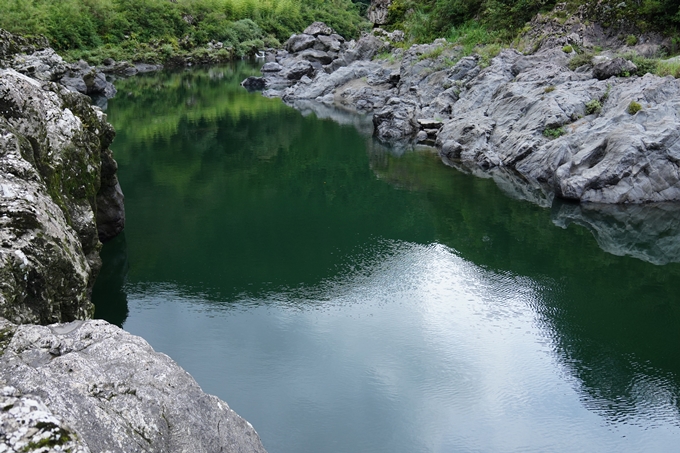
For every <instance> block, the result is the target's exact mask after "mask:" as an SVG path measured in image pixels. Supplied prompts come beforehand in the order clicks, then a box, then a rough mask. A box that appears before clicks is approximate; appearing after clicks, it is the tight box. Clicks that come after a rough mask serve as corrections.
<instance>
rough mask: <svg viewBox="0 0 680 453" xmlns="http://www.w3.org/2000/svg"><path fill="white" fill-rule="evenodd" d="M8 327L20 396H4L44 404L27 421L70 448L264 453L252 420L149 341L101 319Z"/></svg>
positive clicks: (10, 369)
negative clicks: (61, 435) (63, 438)
mask: <svg viewBox="0 0 680 453" xmlns="http://www.w3.org/2000/svg"><path fill="white" fill-rule="evenodd" d="M0 327H1V328H2V331H3V333H4V342H3V346H2V349H3V350H4V351H3V354H2V356H1V357H0V382H2V384H3V386H11V387H13V389H14V390H12V391H11V392H12V393H10V391H6V392H5V393H10V394H11V395H12V394H15V395H16V394H18V395H21V396H20V397H16V396H10V398H17V400H13V401H15V402H18V401H20V400H21V398H23V401H24V402H26V401H31V400H32V401H36V402H37V404H36V405H35V407H37V408H38V409H39V410H40V409H43V410H42V411H41V412H39V413H36V411H32V413H31V412H29V413H28V414H25V415H24V417H28V416H30V417H31V419H36V420H39V419H44V420H47V421H49V423H50V424H51V425H52V426H56V427H57V428H56V429H61V430H63V431H64V432H65V433H66V434H67V435H68V436H69V437H68V442H70V443H71V445H74V444H76V442H75V441H74V440H73V437H71V435H72V434H73V433H75V434H77V438H78V439H80V440H81V441H82V444H84V445H82V444H80V445H77V448H79V450H76V451H82V452H85V451H88V449H89V451H93V452H104V451H109V452H125V453H132V452H148V453H151V452H158V453H173V452H177V453H179V452H188V451H191V452H197V453H213V452H218V451H222V452H239V453H245V452H253V453H264V451H265V450H264V448H263V447H262V444H261V442H260V439H259V437H258V435H257V433H256V432H255V430H254V429H253V427H252V426H251V425H250V424H249V423H248V422H247V421H245V420H243V419H242V418H241V417H239V416H238V415H237V414H236V413H235V412H234V411H233V410H231V409H230V408H229V406H228V405H227V403H225V402H224V401H221V400H220V399H218V398H217V397H215V396H211V395H207V394H205V393H204V392H203V391H202V390H201V389H200V387H199V386H198V384H197V383H196V381H194V379H193V378H192V377H191V376H190V375H189V374H188V373H187V372H186V371H184V370H182V369H181V368H180V367H179V366H178V365H177V364H176V363H175V362H173V361H172V359H170V358H169V357H168V356H166V355H164V354H160V353H158V352H155V351H154V350H153V349H152V348H151V346H149V344H148V343H147V342H146V341H144V340H143V339H142V338H140V337H136V336H134V335H131V334H129V333H127V332H125V331H123V330H122V329H120V328H118V327H115V326H113V325H110V324H108V323H106V322H105V321H101V320H96V321H85V322H83V321H76V322H72V323H70V324H55V325H50V326H35V325H24V326H14V325H11V324H9V323H7V322H6V321H4V320H0ZM8 337H9V338H8ZM0 398H1V397H0ZM6 398H7V397H6ZM25 406H26V404H25V403H24V404H23V406H19V407H18V408H17V411H18V410H20V409H21V408H22V407H25ZM15 407H17V406H15ZM45 409H47V410H45ZM10 411H11V410H10ZM0 417H2V420H3V425H4V424H5V423H4V422H5V421H6V420H7V421H11V420H12V418H14V419H16V417H9V416H8V415H7V412H6V411H1V412H0ZM36 423H37V422H36ZM44 426H46V425H44ZM74 446H76V445H74Z"/></svg>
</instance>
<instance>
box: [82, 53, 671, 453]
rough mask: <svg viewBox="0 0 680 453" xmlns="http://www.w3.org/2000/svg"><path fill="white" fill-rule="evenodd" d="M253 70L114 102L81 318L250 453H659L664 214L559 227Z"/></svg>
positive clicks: (136, 92)
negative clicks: (102, 211)
mask: <svg viewBox="0 0 680 453" xmlns="http://www.w3.org/2000/svg"><path fill="white" fill-rule="evenodd" d="M257 72H258V70H257V67H256V66H254V65H252V64H250V63H247V62H241V63H238V64H235V65H232V66H225V67H219V68H211V69H194V70H190V71H182V72H168V73H158V74H151V75H147V76H139V77H135V78H132V79H128V80H123V81H119V82H118V84H117V87H118V90H119V92H118V95H117V96H116V97H115V98H114V99H113V100H111V101H110V103H109V107H108V111H107V113H108V115H109V120H110V121H111V122H112V124H113V125H114V126H115V127H116V129H117V131H118V135H117V137H116V140H115V142H114V144H113V150H114V153H115V157H116V159H117V161H118V163H119V177H120V181H121V185H122V187H123V191H124V192H125V195H126V200H125V201H126V211H127V225H126V229H125V232H124V234H122V235H121V236H119V237H118V238H116V239H115V240H113V241H111V242H110V243H107V244H106V245H105V247H104V250H103V252H102V257H103V259H104V268H103V269H102V273H101V275H100V277H99V279H98V281H97V285H96V287H95V291H94V295H93V300H94V302H95V304H96V307H97V313H96V315H97V316H98V317H102V318H104V319H107V320H109V321H110V322H114V323H116V324H118V325H121V326H123V327H124V328H125V329H126V330H128V331H130V332H132V333H134V334H138V335H141V336H142V337H144V338H145V339H146V340H147V341H149V342H150V343H151V345H152V346H153V347H154V348H155V349H156V350H159V351H162V352H164V353H167V354H168V355H170V356H171V357H172V358H173V359H175V360H176V361H177V362H178V363H179V364H180V365H181V366H182V367H184V368H185V369H186V370H187V371H188V372H189V373H191V374H192V376H194V377H195V378H196V380H197V381H198V383H199V384H200V385H201V386H202V388H203V389H204V390H205V391H206V392H208V393H212V394H215V395H218V396H219V397H220V398H222V399H224V400H225V401H227V402H228V403H229V404H230V406H231V407H232V408H233V409H234V410H236V411H237V412H238V413H239V414H240V415H242V416H243V417H244V418H246V419H247V420H248V421H250V422H251V423H252V424H253V426H254V427H255V429H256V430H257V431H258V432H259V434H260V436H261V438H262V441H263V443H264V445H265V448H267V450H268V451H269V452H270V453H301V452H302V453H304V452H309V453H312V452H328V453H362V452H366V453H369V452H390V453H400V452H404V453H406V452H576V451H593V452H674V451H680V403H679V401H678V397H679V395H680V293H679V291H678V283H680V278H678V277H680V264H677V263H675V261H679V260H680V253H678V252H677V250H679V249H680V239H678V235H677V234H676V233H677V229H678V228H679V227H678V225H680V214H679V212H680V211H679V210H678V208H677V207H676V206H672V205H669V206H664V207H662V208H658V209H657V208H656V207H645V208H644V209H642V210H641V211H639V212H638V211H634V212H632V211H628V210H624V211H622V212H620V211H616V210H615V212H614V213H613V214H612V212H610V211H607V210H606V209H604V210H603V211H598V210H595V211H592V212H590V213H589V214H587V215H581V217H578V216H577V217H574V216H573V215H572V217H569V216H567V217H569V218H571V219H572V220H573V222H572V223H570V222H569V221H564V219H565V215H564V213H565V212H567V213H574V212H580V211H579V210H578V206H575V205H568V204H564V203H560V202H555V203H554V204H553V206H552V207H551V208H541V207H539V206H537V205H535V204H532V203H529V202H527V201H521V200H518V199H515V198H512V197H509V196H507V195H506V194H505V193H504V192H503V191H501V190H500V189H499V187H498V185H497V184H496V183H495V182H494V181H493V180H492V179H488V178H487V179H485V178H479V177H475V176H471V175H468V174H465V173H463V172H460V171H458V170H455V169H453V168H451V167H448V166H446V165H444V164H443V163H442V162H441V160H440V159H439V158H438V157H437V155H436V154H435V153H434V152H432V151H431V150H427V149H422V150H412V151H408V152H399V151H397V150H390V149H388V148H386V147H384V146H380V145H379V144H377V143H376V142H375V141H374V140H373V139H372V138H371V136H370V120H369V121H368V123H366V121H365V120H366V119H362V118H360V117H351V116H342V115H339V114H338V115H337V116H336V121H333V120H331V119H323V118H321V117H323V116H325V115H326V114H322V113H320V112H319V113H318V114H313V113H309V112H303V113H305V114H301V113H300V112H299V111H298V110H294V109H292V108H290V107H287V106H285V105H284V104H283V103H282V102H281V101H280V100H276V99H266V98H264V97H262V96H261V95H260V94H258V93H247V92H246V91H245V90H244V89H242V88H241V87H240V86H239V82H240V81H241V80H242V79H244V78H245V77H246V76H247V75H251V74H256V73H257ZM338 121H339V122H340V123H342V122H345V123H347V124H344V125H343V124H339V123H338ZM367 124H368V125H367ZM367 131H368V132H369V133H367ZM631 212H632V214H631ZM626 216H628V217H626ZM623 218H632V219H633V220H630V221H624V220H622V219H623ZM574 222H575V223H578V224H580V225H577V224H575V223H574ZM586 224H589V225H595V224H596V225H598V228H599V229H597V228H592V227H591V228H590V229H588V228H586V227H584V226H582V225H586ZM591 230H597V231H596V233H597V234H596V235H594V234H593V233H592V232H591ZM596 236H597V237H596ZM612 252H613V253H612ZM614 253H617V254H618V255H623V256H617V254H614Z"/></svg>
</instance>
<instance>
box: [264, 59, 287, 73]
mask: <svg viewBox="0 0 680 453" xmlns="http://www.w3.org/2000/svg"><path fill="white" fill-rule="evenodd" d="M282 69H283V66H281V65H280V64H278V63H276V62H274V61H270V62H268V63H265V64H264V65H262V69H260V71H262V72H280V71H281V70H282Z"/></svg>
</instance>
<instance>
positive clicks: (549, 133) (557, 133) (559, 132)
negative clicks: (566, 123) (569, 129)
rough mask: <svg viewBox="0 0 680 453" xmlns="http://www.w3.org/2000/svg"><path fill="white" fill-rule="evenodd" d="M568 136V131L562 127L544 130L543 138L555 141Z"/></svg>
mask: <svg viewBox="0 0 680 453" xmlns="http://www.w3.org/2000/svg"><path fill="white" fill-rule="evenodd" d="M564 134H566V131H565V130H564V128H562V127H547V128H545V129H544V130H543V136H545V137H547V138H549V139H555V138H558V137H561V136H563V135H564Z"/></svg>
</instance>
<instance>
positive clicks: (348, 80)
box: [262, 28, 680, 205]
mask: <svg viewBox="0 0 680 453" xmlns="http://www.w3.org/2000/svg"><path fill="white" fill-rule="evenodd" d="M576 31H578V28H577V29H576ZM324 33H325V34H320V35H317V36H315V35H311V34H303V35H296V36H293V37H291V39H290V40H289V41H288V43H287V44H286V50H281V51H278V52H276V53H275V54H270V55H268V61H269V62H268V63H267V64H266V65H265V66H264V67H263V68H262V70H263V83H264V84H265V85H266V90H265V91H264V94H265V95H267V96H279V97H282V98H283V99H284V100H285V101H286V102H288V103H291V104H293V103H295V102H296V101H300V100H307V101H316V102H321V103H325V104H332V105H336V106H340V107H343V108H346V109H349V110H353V111H357V112H363V113H369V114H371V115H372V116H373V122H374V134H375V135H376V136H377V137H378V138H379V139H381V140H385V141H389V142H392V143H404V142H407V141H418V142H426V143H433V144H436V145H437V146H438V147H439V148H440V150H441V155H442V157H444V158H445V159H447V160H449V161H451V162H455V163H460V164H462V165H465V166H468V167H476V168H479V169H482V170H484V171H491V170H493V169H503V170H504V171H506V178H507V177H511V178H514V179H515V181H514V182H513V183H512V184H514V185H518V186H520V185H521V186H525V187H526V188H525V189H523V191H525V192H531V193H532V194H534V196H538V197H539V198H543V199H544V201H540V200H539V203H541V204H544V205H545V204H548V205H549V204H550V202H551V200H552V197H553V196H558V197H561V198H564V199H568V200H577V201H584V202H597V203H646V202H663V201H679V200H680V132H679V131H680V114H678V111H679V108H680V82H678V81H677V80H675V79H674V78H672V77H666V78H661V77H657V76H653V75H650V74H647V75H644V76H641V77H639V76H636V75H634V72H635V70H636V67H635V65H633V64H632V63H631V62H630V61H627V60H625V59H620V58H619V59H616V58H610V57H607V56H604V57H601V58H600V61H599V62H598V63H597V64H595V65H592V64H586V65H583V66H581V67H579V68H576V69H575V70H572V69H570V68H569V63H570V61H571V60H572V59H573V58H575V57H576V53H574V52H573V51H571V50H570V49H569V48H568V47H563V46H564V45H565V44H569V43H573V44H583V42H584V41H583V39H582V37H580V36H579V35H578V33H576V32H575V33H572V34H570V35H566V36H563V37H562V38H559V39H557V38H555V39H545V40H544V41H542V45H541V46H539V47H538V51H537V52H536V53H534V54H531V55H523V54H521V53H520V52H518V51H517V50H513V49H506V50H503V51H501V52H500V53H499V54H498V55H496V56H495V57H494V58H489V57H490V56H489V57H486V56H483V55H472V56H463V54H462V52H463V49H462V48H461V47H456V46H452V45H450V44H448V43H446V41H444V40H437V41H435V42H434V43H432V44H427V45H414V46H412V47H411V48H409V49H408V50H405V51H404V50H402V49H399V48H394V47H393V46H392V43H393V42H394V41H397V40H400V39H402V35H400V34H399V33H397V32H394V33H386V32H384V31H382V30H380V29H376V30H374V31H373V32H372V33H371V34H367V35H364V36H363V37H362V38H361V39H359V40H358V41H356V42H355V41H350V42H345V41H344V40H342V39H341V38H339V37H337V35H333V34H332V31H327V30H326V31H325V32H324ZM322 38H323V39H322ZM331 42H332V43H333V44H334V45H335V47H331V45H330V43H331ZM338 47H339V48H338ZM310 49H311V50H310ZM565 50H567V51H569V52H570V53H567V52H565Z"/></svg>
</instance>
